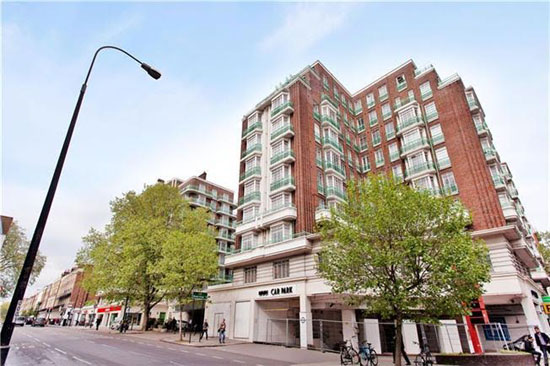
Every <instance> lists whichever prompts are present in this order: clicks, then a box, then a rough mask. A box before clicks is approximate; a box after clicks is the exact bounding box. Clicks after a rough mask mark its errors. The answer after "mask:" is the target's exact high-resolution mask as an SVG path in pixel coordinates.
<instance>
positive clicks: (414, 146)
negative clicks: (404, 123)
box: [401, 137, 430, 156]
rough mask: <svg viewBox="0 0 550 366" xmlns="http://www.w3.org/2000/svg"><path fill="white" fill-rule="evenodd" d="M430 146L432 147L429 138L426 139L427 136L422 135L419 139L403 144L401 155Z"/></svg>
mask: <svg viewBox="0 0 550 366" xmlns="http://www.w3.org/2000/svg"><path fill="white" fill-rule="evenodd" d="M429 147H430V144H429V143H428V139H426V138H425V137H421V138H419V139H416V140H413V141H410V142H407V143H405V144H403V145H402V146H401V156H405V155H407V154H410V153H413V152H415V151H418V150H420V149H424V148H429Z"/></svg>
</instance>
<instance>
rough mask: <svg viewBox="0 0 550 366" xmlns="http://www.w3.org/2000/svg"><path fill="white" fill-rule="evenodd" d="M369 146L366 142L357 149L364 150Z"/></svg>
mask: <svg viewBox="0 0 550 366" xmlns="http://www.w3.org/2000/svg"><path fill="white" fill-rule="evenodd" d="M368 148H369V145H368V144H367V143H364V144H361V145H359V151H360V152H362V151H366V150H367V149H368Z"/></svg>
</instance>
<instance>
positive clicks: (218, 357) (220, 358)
mask: <svg viewBox="0 0 550 366" xmlns="http://www.w3.org/2000/svg"><path fill="white" fill-rule="evenodd" d="M212 358H217V359H218V360H223V357H220V356H212Z"/></svg>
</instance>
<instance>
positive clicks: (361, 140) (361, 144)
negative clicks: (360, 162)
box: [359, 135, 368, 151]
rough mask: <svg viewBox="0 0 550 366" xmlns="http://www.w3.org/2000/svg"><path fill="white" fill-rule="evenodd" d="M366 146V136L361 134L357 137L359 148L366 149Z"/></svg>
mask: <svg viewBox="0 0 550 366" xmlns="http://www.w3.org/2000/svg"><path fill="white" fill-rule="evenodd" d="M367 148H368V145H367V136H365V135H363V136H361V137H359V150H361V151H363V150H367Z"/></svg>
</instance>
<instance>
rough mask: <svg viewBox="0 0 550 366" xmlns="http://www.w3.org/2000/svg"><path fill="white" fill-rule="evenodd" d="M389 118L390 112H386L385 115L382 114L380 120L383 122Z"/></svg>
mask: <svg viewBox="0 0 550 366" xmlns="http://www.w3.org/2000/svg"><path fill="white" fill-rule="evenodd" d="M390 117H391V111H388V112H386V113H382V119H383V120H384V121H385V120H387V119H388V118H390Z"/></svg>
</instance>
